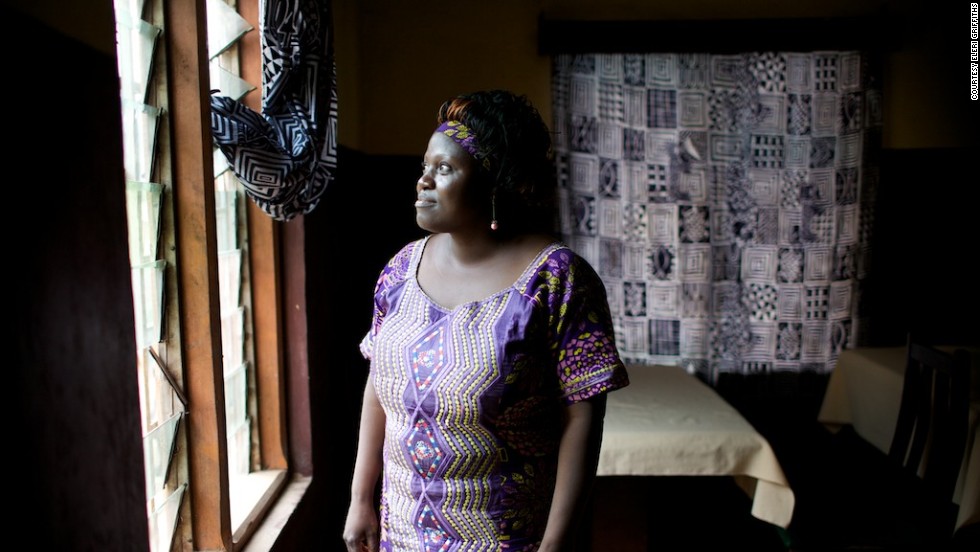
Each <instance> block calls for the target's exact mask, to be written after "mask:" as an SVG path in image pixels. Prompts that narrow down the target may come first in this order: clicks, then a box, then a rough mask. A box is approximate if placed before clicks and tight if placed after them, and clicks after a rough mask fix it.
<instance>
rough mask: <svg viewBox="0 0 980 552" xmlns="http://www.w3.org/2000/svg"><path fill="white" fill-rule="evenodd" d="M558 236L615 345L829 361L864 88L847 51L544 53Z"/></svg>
mask: <svg viewBox="0 0 980 552" xmlns="http://www.w3.org/2000/svg"><path fill="white" fill-rule="evenodd" d="M553 66H554V74H553V95H554V97H553V106H554V117H555V123H554V126H555V130H556V155H557V158H558V170H559V181H560V186H561V187H560V194H561V199H562V212H561V220H562V232H563V235H564V238H565V239H566V241H567V242H568V243H569V245H570V246H571V247H573V248H574V249H575V250H576V251H578V252H579V253H580V254H582V255H583V256H584V257H585V258H586V259H587V260H589V261H590V262H591V263H592V264H593V266H595V267H596V269H597V271H598V272H599V275H600V276H601V277H602V278H603V281H604V282H605V285H606V289H607V292H608V294H609V300H610V305H611V308H612V310H613V316H614V320H615V323H616V332H617V339H618V343H619V347H620V351H621V354H622V355H623V356H624V357H626V359H627V360H628V361H630V362H639V363H648V364H671V365H681V366H684V367H685V368H686V369H687V370H688V371H689V372H691V373H695V374H699V375H701V376H702V377H704V378H705V379H706V380H708V381H709V382H712V383H714V382H717V377H718V374H720V373H722V372H735V373H743V374H748V373H766V372H772V371H787V370H788V371H797V372H800V371H806V370H812V371H816V372H818V373H826V372H828V371H830V370H832V369H833V366H834V363H835V361H836V358H837V356H838V354H839V353H840V351H841V349H842V348H844V347H848V346H851V345H852V344H854V343H856V342H857V340H858V339H859V338H860V335H861V332H862V331H866V330H867V328H866V326H867V321H866V317H865V316H864V312H863V309H862V308H861V307H862V305H861V297H862V288H863V283H864V281H865V280H866V278H867V276H868V270H869V266H868V261H869V259H870V250H869V243H870V242H869V239H870V230H871V223H872V216H873V212H872V209H873V207H874V197H875V188H876V186H877V182H878V168H877V166H876V159H877V155H876V154H875V152H876V151H877V150H878V149H879V148H880V136H881V92H880V88H879V84H878V83H879V79H878V78H877V75H876V73H875V69H874V68H875V64H874V63H871V62H870V58H869V57H868V56H866V55H864V54H862V53H861V52H850V51H847V52H845V51H840V52H836V51H832V52H812V53H792V52H787V53H783V52H766V53H745V54H734V55H710V54H701V53H698V54H684V53H676V54H673V53H663V54H659V53H652V54H593V55H571V54H562V55H557V56H555V57H554V60H553Z"/></svg>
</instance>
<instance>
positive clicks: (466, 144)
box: [436, 121, 488, 165]
mask: <svg viewBox="0 0 980 552" xmlns="http://www.w3.org/2000/svg"><path fill="white" fill-rule="evenodd" d="M436 132H441V133H443V134H445V135H446V136H448V137H450V138H452V139H453V142H456V143H457V144H459V145H460V146H462V148H463V149H464V150H466V151H467V152H469V154H470V155H472V156H473V157H474V158H476V159H479V160H481V161H483V164H484V165H486V164H487V163H488V160H487V158H486V156H485V155H483V154H482V153H481V152H480V144H479V142H477V140H476V134H474V133H473V131H472V130H470V127H468V126H466V125H464V124H463V123H461V122H459V121H446V122H444V123H442V124H441V125H439V128H437V129H436Z"/></svg>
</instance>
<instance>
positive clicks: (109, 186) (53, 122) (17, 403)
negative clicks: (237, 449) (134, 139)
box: [0, 2, 149, 552]
mask: <svg viewBox="0 0 980 552" xmlns="http://www.w3.org/2000/svg"><path fill="white" fill-rule="evenodd" d="M90 7H91V6H90ZM110 7H111V4H110V3H108V2H103V3H101V4H100V5H99V6H96V7H92V9H90V10H88V11H87V12H86V13H85V14H79V13H75V15H78V16H79V18H78V20H77V21H78V22H80V23H84V22H87V21H93V22H99V21H101V22H106V21H109V22H110V23H111V21H112V14H111V11H110V9H109V8H110ZM69 11H72V10H69ZM0 20H2V21H3V22H4V25H5V27H6V28H5V30H4V33H3V34H2V37H0V47H2V49H3V51H4V52H7V54H8V55H7V61H6V70H7V71H8V73H7V74H8V78H7V79H6V80H5V85H4V87H3V88H2V89H0V102H2V105H3V106H4V108H5V109H6V111H7V113H6V116H5V118H4V132H5V134H6V140H5V141H4V159H5V160H6V161H7V162H8V164H7V166H6V169H7V170H6V171H5V172H6V174H7V184H8V185H7V187H6V194H5V196H6V199H7V201H8V207H9V209H8V211H7V216H6V217H4V220H5V224H6V226H5V228H4V233H3V235H4V236H6V237H7V240H6V244H7V245H6V247H5V251H4V256H5V258H6V262H5V271H4V272H5V278H4V283H5V284H6V292H7V296H8V298H7V299H6V300H5V302H4V303H5V306H6V309H5V311H4V314H5V315H6V316H7V324H6V328H7V329H6V330H5V333H6V334H7V335H11V336H12V339H11V341H12V343H13V347H12V348H11V349H8V350H7V352H8V353H9V352H12V353H13V357H14V359H13V369H12V371H8V370H5V372H6V373H8V374H12V378H10V379H9V380H8V385H12V387H9V389H11V392H10V393H9V394H8V400H7V401H4V402H5V404H6V407H7V408H8V409H9V415H8V416H5V417H4V420H5V423H6V428H7V430H9V431H10V432H11V433H10V434H8V435H6V436H5V441H6V442H7V443H8V445H7V452H8V472H7V473H8V475H9V476H10V479H12V480H13V484H14V485H13V486H14V495H13V501H12V504H11V506H12V508H8V512H10V511H12V512H13V514H12V518H13V519H11V520H8V522H7V523H8V526H9V527H13V528H15V530H16V531H18V535H17V537H15V538H16V539H17V540H18V542H21V543H24V542H27V543H29V545H28V546H27V547H28V548H34V549H38V550H66V551H70V550H99V551H105V552H115V551H119V552H123V551H126V552H131V551H137V552H138V551H141V550H147V549H148V547H149V544H148V538H147V535H148V532H147V522H146V498H145V492H144V486H145V483H144V479H143V448H142V435H141V432H140V419H139V402H138V385H137V381H136V370H135V369H134V361H135V359H136V346H135V340H134V339H133V336H134V322H133V318H134V317H133V299H132V297H133V296H132V287H131V281H130V270H129V250H128V244H127V238H126V232H127V230H126V216H125V215H126V207H125V203H124V199H125V194H123V193H122V190H123V189H124V180H123V170H122V167H123V160H122V139H121V131H120V128H119V125H118V121H119V110H120V105H119V84H118V78H117V76H116V75H117V74H118V73H117V69H116V63H115V57H114V55H112V54H110V53H106V51H105V50H104V49H103V48H95V47H92V46H91V44H89V43H86V42H80V41H78V40H76V39H75V38H72V37H69V36H66V35H63V34H61V33H58V32H54V31H52V30H51V29H50V28H47V27H44V26H42V25H39V24H37V23H36V22H35V21H34V20H32V19H28V18H24V17H22V16H20V15H19V14H17V13H14V12H10V11H8V10H7V8H6V7H0ZM106 30H108V33H109V34H108V35H106V34H105V31H106ZM87 32H92V33H93V36H94V37H95V38H94V42H98V43H101V44H106V43H109V44H111V43H112V40H113V36H114V34H113V31H112V27H111V26H109V27H106V26H104V25H99V24H97V23H96V24H93V25H92V26H91V27H87ZM55 68H56V69H55ZM113 121H116V122H117V124H116V125H113V124H112V122H113ZM27 528H30V530H27Z"/></svg>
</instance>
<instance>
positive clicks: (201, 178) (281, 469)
mask: <svg viewBox="0 0 980 552" xmlns="http://www.w3.org/2000/svg"><path fill="white" fill-rule="evenodd" d="M237 8H238V10H239V13H240V14H241V15H242V16H243V17H245V19H246V20H248V21H249V22H250V23H251V24H252V25H253V27H254V28H256V29H258V28H259V26H258V21H257V20H258V0H239V2H238V6H237ZM163 10H164V13H163V16H164V21H165V22H179V24H167V25H166V28H165V34H164V37H163V39H164V44H165V49H166V55H167V60H168V62H167V64H166V66H167V68H168V69H167V75H166V78H167V93H168V102H167V103H168V104H169V109H168V114H169V118H168V122H167V125H166V126H167V127H168V129H169V141H168V142H167V144H168V146H169V147H170V150H171V151H170V155H169V156H168V157H169V162H170V167H171V177H170V181H171V182H173V185H172V202H173V205H172V213H173V214H172V217H173V223H174V224H173V226H172V228H173V231H174V244H175V255H176V262H175V263H174V265H175V268H174V270H175V274H173V275H174V276H176V287H175V295H176V299H175V300H174V301H176V311H177V313H178V315H177V321H176V323H177V324H178V325H179V336H180V337H179V340H175V343H174V346H175V347H178V348H179V350H178V351H173V353H176V356H177V357H179V358H180V365H181V370H182V376H183V382H182V385H183V387H184V390H185V394H186V396H187V399H188V415H187V416H186V425H185V427H184V429H185V431H184V435H183V436H182V439H181V440H180V441H179V443H178V446H185V447H186V456H185V457H184V461H182V462H178V465H177V471H178V473H180V472H183V474H182V475H183V476H184V477H185V480H186V481H188V488H187V494H188V497H189V500H188V501H185V502H184V504H183V505H182V507H181V519H182V520H190V522H189V523H187V522H186V521H184V522H181V523H180V524H179V525H178V528H177V535H176V536H175V543H174V544H173V548H174V549H179V550H185V549H188V548H190V549H192V550H222V551H236V550H242V549H244V548H245V547H246V546H247V545H248V543H249V541H250V540H251V539H252V538H253V537H254V536H255V534H256V532H258V531H263V530H264V529H262V526H263V523H262V521H263V520H264V519H265V518H266V517H267V516H268V515H269V513H270V512H271V511H272V509H273V507H274V506H275V505H276V499H277V498H278V497H279V496H280V495H281V494H282V493H283V491H284V490H285V489H286V488H287V484H290V487H292V488H294V489H298V490H302V489H304V488H305V485H307V484H308V481H307V480H306V479H305V478H303V477H302V476H300V477H299V478H292V477H290V471H289V462H288V454H287V434H288V431H287V427H286V423H285V422H286V408H287V406H288V405H287V403H286V400H285V385H286V381H287V370H286V358H285V354H284V348H283V342H284V339H285V335H284V321H283V315H282V286H281V281H282V273H281V266H282V260H283V259H282V255H281V253H280V240H281V237H280V230H279V227H278V225H276V223H275V221H273V220H272V219H271V218H270V217H268V216H267V215H265V214H264V213H262V212H261V210H259V209H258V207H257V206H256V205H255V204H254V202H252V201H247V202H246V203H247V205H248V207H247V222H246V224H247V228H248V237H247V241H248V247H247V255H248V259H247V261H246V262H247V263H248V272H249V281H248V282H247V283H248V284H249V285H250V286H251V293H252V307H253V308H252V311H251V315H252V320H253V331H254V336H253V339H254V345H255V351H254V354H255V369H256V383H255V385H256V393H257V400H256V403H257V409H258V412H257V428H256V430H257V431H258V432H259V433H260V436H261V438H260V440H259V442H260V443H261V445H260V463H259V466H258V468H259V470H260V471H262V472H263V477H257V478H256V480H257V483H256V485H258V488H255V489H249V495H250V496H252V497H254V498H255V504H254V506H253V507H252V509H251V511H250V513H249V514H248V515H246V517H245V519H244V521H243V522H242V523H241V525H240V526H239V527H233V526H232V519H231V505H230V483H229V472H228V464H227V442H226V439H225V430H226V428H225V412H224V410H225V400H224V389H223V380H224V374H223V366H222V362H221V322H220V305H219V297H220V293H219V288H218V270H217V262H218V261H217V240H216V225H215V210H214V207H215V196H214V169H213V159H212V154H213V143H212V140H211V129H210V76H209V62H208V52H207V19H206V2H205V0H168V1H167V2H164V6H163ZM240 48H241V49H240V56H241V68H242V76H243V78H245V80H248V81H249V82H259V81H260V80H261V52H260V45H259V37H258V33H248V34H247V35H246V36H245V37H243V39H242V40H241V41H240ZM176 68H179V70H178V69H176ZM259 96H260V94H259V93H252V94H248V95H246V97H245V98H243V99H242V101H243V102H244V103H245V104H246V105H248V106H249V107H251V108H253V109H256V110H258V109H259V106H258V105H257V104H259V103H260V98H259ZM165 210H166V206H165ZM167 216H169V215H165V217H167ZM170 287H171V289H174V288H173V286H170ZM170 325H171V326H172V325H173V322H171V323H170ZM172 358H173V357H172ZM292 410H294V409H291V413H292ZM306 415H307V416H308V412H307V413H306ZM270 475H271V477H270ZM178 477H181V475H178ZM265 525H266V526H272V525H275V524H274V523H269V524H265Z"/></svg>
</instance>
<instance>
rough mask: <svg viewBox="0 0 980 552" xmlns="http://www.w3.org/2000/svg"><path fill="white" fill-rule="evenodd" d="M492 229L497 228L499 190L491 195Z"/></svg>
mask: <svg viewBox="0 0 980 552" xmlns="http://www.w3.org/2000/svg"><path fill="white" fill-rule="evenodd" d="M490 229H491V230H496V229H497V192H494V193H493V195H491V196H490Z"/></svg>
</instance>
